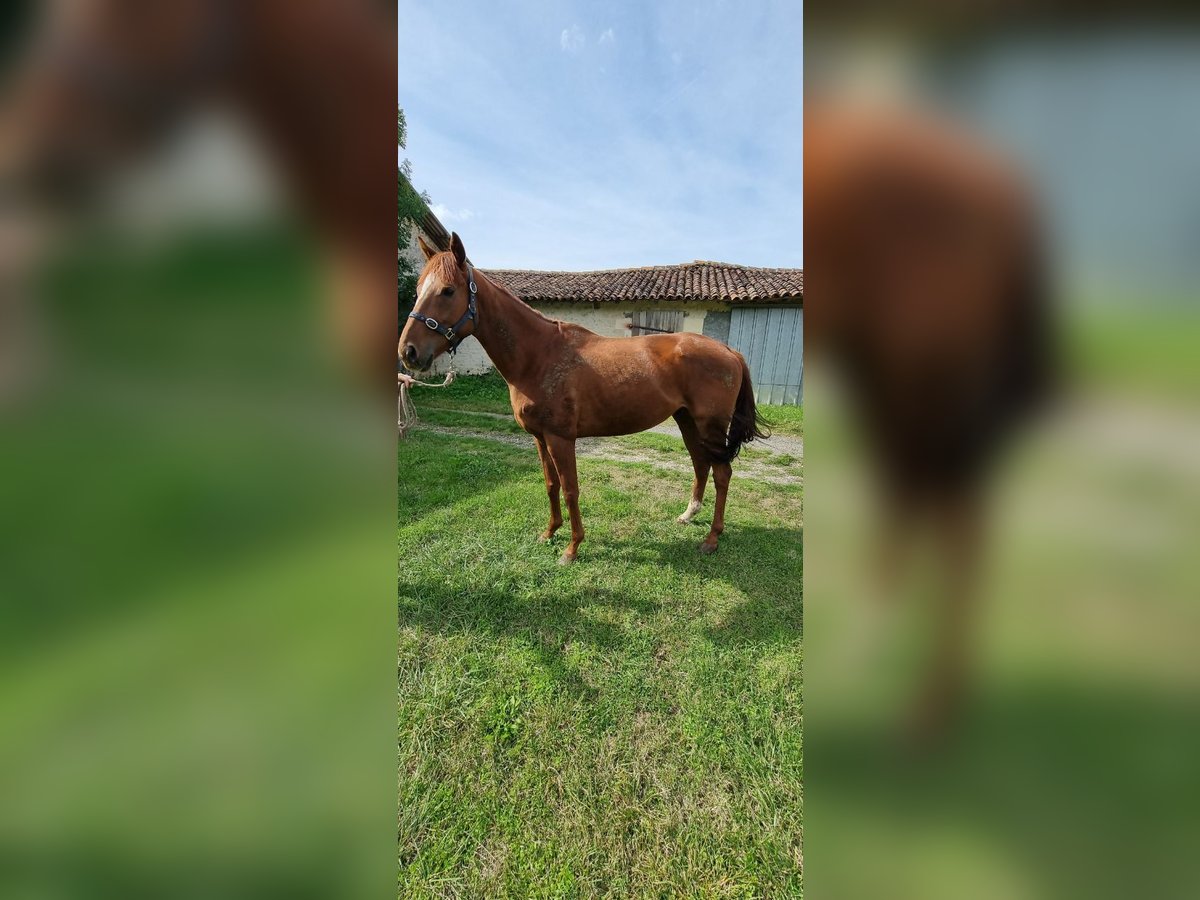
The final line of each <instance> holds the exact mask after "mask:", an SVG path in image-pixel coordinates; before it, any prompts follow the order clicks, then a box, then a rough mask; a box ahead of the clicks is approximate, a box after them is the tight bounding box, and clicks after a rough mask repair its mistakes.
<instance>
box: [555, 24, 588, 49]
mask: <svg viewBox="0 0 1200 900" xmlns="http://www.w3.org/2000/svg"><path fill="white" fill-rule="evenodd" d="M585 40H586V38H584V36H583V29H582V28H580V27H579V26H578V25H572V26H571V27H570V28H564V29H563V32H562V37H561V38H560V39H559V43H560V44H561V45H562V48H563V51H564V52H566V53H578V52H579V51H580V50H581V49H582V48H583V44H584V41H585Z"/></svg>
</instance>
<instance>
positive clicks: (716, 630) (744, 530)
mask: <svg viewBox="0 0 1200 900" xmlns="http://www.w3.org/2000/svg"><path fill="white" fill-rule="evenodd" d="M707 527H708V525H707V523H704V525H703V526H702V527H696V526H695V525H692V526H686V525H680V526H679V531H678V537H675V538H671V539H668V540H658V541H652V542H641V543H639V542H637V540H636V539H633V538H631V539H629V540H627V541H624V542H623V543H622V544H621V545H614V546H612V547H610V548H606V549H607V550H608V555H609V557H610V558H611V559H613V560H614V561H615V562H617V564H620V565H632V564H643V563H651V564H653V565H657V566H662V567H665V568H668V569H670V570H671V571H672V573H673V575H672V578H673V579H674V580H675V581H677V582H680V583H682V582H684V581H686V580H687V579H692V578H702V579H704V580H705V581H708V582H710V583H711V582H713V581H716V582H720V583H722V584H725V585H728V587H729V588H730V589H731V590H732V591H735V592H737V593H739V594H741V595H742V596H743V597H745V601H744V602H742V603H740V604H738V605H737V606H736V607H734V609H733V611H732V612H731V613H729V614H728V615H727V616H725V617H724V618H723V620H722V622H721V624H720V626H718V627H713V628H709V629H708V632H707V633H708V637H709V638H710V639H711V640H712V641H713V643H715V644H718V645H722V646H744V645H755V644H783V643H790V642H798V641H800V640H802V639H803V637H804V601H803V587H802V581H803V574H804V529H803V528H790V527H786V526H777V527H771V526H757V525H742V524H735V525H729V526H727V527H726V530H725V533H724V534H723V535H722V536H721V542H720V546H719V548H718V549H717V552H716V553H714V554H712V555H710V556H705V555H702V554H701V553H700V552H699V550H698V547H699V545H700V542H701V540H702V539H703V538H704V535H705V534H706V533H707Z"/></svg>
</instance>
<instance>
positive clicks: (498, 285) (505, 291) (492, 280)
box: [451, 255, 561, 324]
mask: <svg viewBox="0 0 1200 900" xmlns="http://www.w3.org/2000/svg"><path fill="white" fill-rule="evenodd" d="M451 259H453V256H452V255H451ZM475 271H476V272H479V274H481V275H483V277H484V278H486V279H487V282H488V284H490V285H491V286H492V287H494V288H495V289H496V290H498V291H499V292H500V293H502V294H507V295H508V296H509V297H511V298H512V299H514V300H516V301H517V302H518V303H520V304H521V305H522V306H524V307H525V308H526V309H528V310H529V311H530V312H532V313H533V314H534V315H536V316H537V317H538V318H539V319H543V320H544V321H546V322H555V323H557V324H561V323H560V322H559V320H558V319H552V318H550V317H549V316H548V315H546V314H545V313H544V312H542V311H541V310H540V309H535V308H534V307H532V306H530V305H529V304H528V303H526V302H525V301H524V300H522V299H521V298H520V297H518V296H517V295H516V294H514V293H513V292H512V290H511V289H510V288H509V287H507V286H506V285H503V284H501V283H500V282H498V281H497V280H496V279H495V278H492V277H491V276H490V275H488V274H487V273H486V272H480V270H479V269H476V270H475Z"/></svg>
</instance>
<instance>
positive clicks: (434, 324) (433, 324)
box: [425, 318, 441, 331]
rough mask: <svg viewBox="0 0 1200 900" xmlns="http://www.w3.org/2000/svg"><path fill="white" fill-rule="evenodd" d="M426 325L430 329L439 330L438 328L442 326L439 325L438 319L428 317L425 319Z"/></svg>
mask: <svg viewBox="0 0 1200 900" xmlns="http://www.w3.org/2000/svg"><path fill="white" fill-rule="evenodd" d="M425 327H426V328H428V329H429V330H430V331H437V330H438V328H440V327H441V326H440V325H438V321H437V319H430V318H426V319H425Z"/></svg>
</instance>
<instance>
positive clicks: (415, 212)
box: [396, 108, 429, 325]
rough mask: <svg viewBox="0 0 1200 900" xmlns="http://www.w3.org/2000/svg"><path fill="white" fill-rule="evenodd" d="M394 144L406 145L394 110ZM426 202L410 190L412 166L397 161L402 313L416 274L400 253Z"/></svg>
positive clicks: (402, 122) (402, 125) (405, 132)
mask: <svg viewBox="0 0 1200 900" xmlns="http://www.w3.org/2000/svg"><path fill="white" fill-rule="evenodd" d="M396 144H397V146H398V147H399V148H400V149H401V150H403V149H405V148H406V147H407V146H408V124H407V122H406V121H405V118H404V110H403V109H400V108H397V110H396ZM428 203H429V196H428V195H427V194H423V193H419V192H418V191H417V189H416V188H414V187H413V184H412V163H410V162H409V161H408V160H407V159H404V160H401V161H400V163H399V164H398V166H397V171H396V238H397V244H396V248H397V250H399V251H401V252H400V254H399V257H398V260H397V273H396V277H397V280H396V293H397V297H398V298H399V302H400V307H401V309H402V310H404V311H405V314H407V310H405V306H406V305H408V306H411V304H412V298H413V295H414V293H415V292H416V289H417V271H416V268H415V267H414V266H413V264H412V263H411V262H410V261H409V259H408V255H407V254H406V253H404V252H403V251H404V250H405V249H406V248H407V247H408V242H409V239H410V237H411V234H412V223H413V222H415V221H416V220H417V219H419V218H420V217H421V215H422V214H423V213H424V212H425V207H426V204H428ZM401 325H403V321H401Z"/></svg>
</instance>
